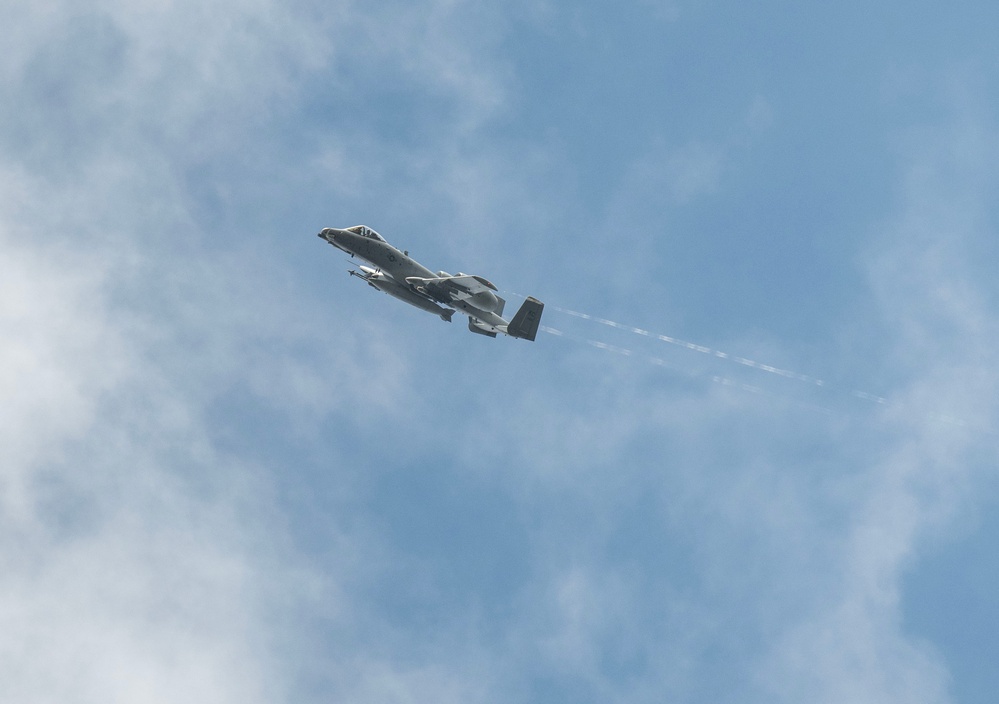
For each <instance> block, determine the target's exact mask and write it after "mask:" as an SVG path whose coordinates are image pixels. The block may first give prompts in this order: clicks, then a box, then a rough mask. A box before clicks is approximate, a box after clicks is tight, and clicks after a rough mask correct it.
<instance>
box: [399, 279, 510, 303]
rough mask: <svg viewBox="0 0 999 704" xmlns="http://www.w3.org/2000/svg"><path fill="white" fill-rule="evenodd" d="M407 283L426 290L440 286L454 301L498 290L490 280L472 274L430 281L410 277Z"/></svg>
mask: <svg viewBox="0 0 999 704" xmlns="http://www.w3.org/2000/svg"><path fill="white" fill-rule="evenodd" d="M406 283H408V284H412V285H414V286H417V287H421V286H422V287H424V288H426V287H430V288H433V287H435V286H439V287H440V288H441V289H443V290H446V291H447V292H448V293H450V294H451V297H452V298H453V299H454V300H463V299H468V298H472V297H474V296H478V295H480V294H482V293H487V292H489V293H491V292H493V291H496V290H497V289H496V287H495V286H494V285H493V284H492V282H491V281H489V280H488V279H485V278H483V277H481V276H473V275H471V274H458V275H457V276H435V277H433V278H429V279H424V278H420V277H419V276H410V277H408V278H407V279H406Z"/></svg>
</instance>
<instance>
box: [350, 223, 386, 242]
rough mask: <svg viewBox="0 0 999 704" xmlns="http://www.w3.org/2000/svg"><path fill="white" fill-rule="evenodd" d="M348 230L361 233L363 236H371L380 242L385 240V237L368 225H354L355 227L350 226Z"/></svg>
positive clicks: (356, 233) (357, 233)
mask: <svg viewBox="0 0 999 704" xmlns="http://www.w3.org/2000/svg"><path fill="white" fill-rule="evenodd" d="M347 232H353V233H354V234H355V235H360V236H361V237H369V238H371V239H373V240H378V241H379V242H384V241H385V238H384V237H382V236H381V235H379V234H378V233H377V232H375V231H374V230H372V229H371V228H370V227H367V226H366V225H354V226H353V227H348V228H347Z"/></svg>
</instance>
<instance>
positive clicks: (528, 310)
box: [506, 296, 545, 342]
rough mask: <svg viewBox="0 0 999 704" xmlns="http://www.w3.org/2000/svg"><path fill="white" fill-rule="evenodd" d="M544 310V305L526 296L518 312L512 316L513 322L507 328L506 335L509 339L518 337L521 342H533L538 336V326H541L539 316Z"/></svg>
mask: <svg viewBox="0 0 999 704" xmlns="http://www.w3.org/2000/svg"><path fill="white" fill-rule="evenodd" d="M544 310H545V304H544V303H542V302H541V301H539V300H538V299H537V298H534V297H533V296H528V297H527V300H525V301H524V303H523V305H522V306H520V310H518V311H517V314H516V315H515V316H513V320H511V321H510V324H509V325H508V326H507V329H506V334H507V335H509V336H510V337H519V338H520V339H522V340H530V341H531V342H534V338H535V337H536V336H537V334H538V326H539V325H541V314H542V313H543V312H544Z"/></svg>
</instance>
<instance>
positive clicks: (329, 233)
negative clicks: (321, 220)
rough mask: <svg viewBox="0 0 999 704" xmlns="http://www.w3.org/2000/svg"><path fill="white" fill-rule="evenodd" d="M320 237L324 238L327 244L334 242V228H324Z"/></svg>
mask: <svg viewBox="0 0 999 704" xmlns="http://www.w3.org/2000/svg"><path fill="white" fill-rule="evenodd" d="M319 236H320V237H322V238H323V239H324V240H326V241H327V242H332V241H333V228H332V227H324V228H323V229H322V230H320V232H319Z"/></svg>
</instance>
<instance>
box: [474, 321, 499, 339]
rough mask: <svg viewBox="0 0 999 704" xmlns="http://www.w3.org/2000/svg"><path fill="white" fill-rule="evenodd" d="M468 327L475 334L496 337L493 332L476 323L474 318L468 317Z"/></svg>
mask: <svg viewBox="0 0 999 704" xmlns="http://www.w3.org/2000/svg"><path fill="white" fill-rule="evenodd" d="M468 329H469V330H471V331H472V332H474V333H475V334H476V335H485V336H486V337H496V333H495V332H493V331H492V330H490V329H489V328H486V327H484V326H480V325H477V324H476V322H475V320H474V319H473V318H471V317H469V319H468Z"/></svg>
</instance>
